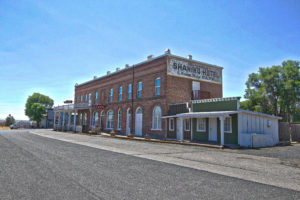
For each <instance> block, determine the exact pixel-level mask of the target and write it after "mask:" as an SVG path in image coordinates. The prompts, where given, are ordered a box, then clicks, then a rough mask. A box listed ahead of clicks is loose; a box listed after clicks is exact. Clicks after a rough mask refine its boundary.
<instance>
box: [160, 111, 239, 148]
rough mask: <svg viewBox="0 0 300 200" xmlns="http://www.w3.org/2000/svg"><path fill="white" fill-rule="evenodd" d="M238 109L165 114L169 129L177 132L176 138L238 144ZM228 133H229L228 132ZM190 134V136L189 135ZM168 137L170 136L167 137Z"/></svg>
mask: <svg viewBox="0 0 300 200" xmlns="http://www.w3.org/2000/svg"><path fill="white" fill-rule="evenodd" d="M237 113H238V112H237V111H214V112H188V113H180V114H176V115H171V116H164V117H163V118H165V119H166V120H167V124H168V127H167V136H168V133H169V131H173V133H174V134H176V138H174V139H176V140H179V141H186V140H187V139H188V140H189V141H193V142H202V143H217V144H220V145H222V146H223V145H224V144H226V143H234V144H237V143H238V142H237V140H238V138H237V137H238V134H237V122H236V119H237ZM227 133H228V134H227ZM187 136H188V137H187ZM167 138H168V137H167Z"/></svg>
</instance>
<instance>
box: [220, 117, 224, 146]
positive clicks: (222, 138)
mask: <svg viewBox="0 0 300 200" xmlns="http://www.w3.org/2000/svg"><path fill="white" fill-rule="evenodd" d="M219 119H220V132H221V145H224V117H223V116H221V117H219Z"/></svg>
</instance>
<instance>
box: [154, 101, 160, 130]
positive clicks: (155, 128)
mask: <svg viewBox="0 0 300 200" xmlns="http://www.w3.org/2000/svg"><path fill="white" fill-rule="evenodd" d="M156 108H159V109H160V119H159V118H155V115H154V111H155V109H156ZM161 116H162V110H161V107H160V106H155V107H154V108H153V111H152V130H162V129H161V126H162V120H161ZM155 120H157V121H156V122H157V123H156V124H157V127H154V121H155Z"/></svg>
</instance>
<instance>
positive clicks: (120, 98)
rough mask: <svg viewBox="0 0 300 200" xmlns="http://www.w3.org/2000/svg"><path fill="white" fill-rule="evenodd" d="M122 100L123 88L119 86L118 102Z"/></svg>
mask: <svg viewBox="0 0 300 200" xmlns="http://www.w3.org/2000/svg"><path fill="white" fill-rule="evenodd" d="M122 100H123V87H122V86H120V87H119V101H122Z"/></svg>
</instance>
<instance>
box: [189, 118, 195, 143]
mask: <svg viewBox="0 0 300 200" xmlns="http://www.w3.org/2000/svg"><path fill="white" fill-rule="evenodd" d="M190 120H191V127H190V129H191V141H193V137H194V129H193V118H191V119H190Z"/></svg>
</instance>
